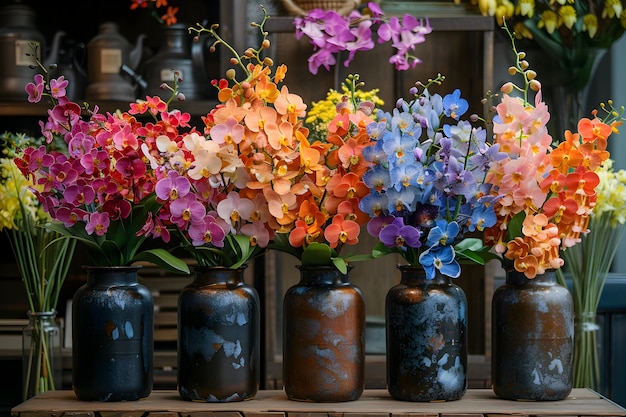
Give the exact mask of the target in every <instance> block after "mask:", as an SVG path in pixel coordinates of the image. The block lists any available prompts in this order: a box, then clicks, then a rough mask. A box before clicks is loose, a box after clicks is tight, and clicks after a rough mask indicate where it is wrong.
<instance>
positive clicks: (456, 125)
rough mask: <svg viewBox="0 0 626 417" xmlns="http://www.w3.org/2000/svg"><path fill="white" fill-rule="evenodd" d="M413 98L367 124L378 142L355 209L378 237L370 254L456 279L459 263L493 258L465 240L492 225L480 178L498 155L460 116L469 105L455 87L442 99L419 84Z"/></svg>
mask: <svg viewBox="0 0 626 417" xmlns="http://www.w3.org/2000/svg"><path fill="white" fill-rule="evenodd" d="M438 81H441V80H439V79H438ZM438 81H433V82H438ZM411 93H412V94H413V95H414V99H413V100H410V101H405V100H403V99H400V100H398V101H397V102H396V108H395V109H394V110H393V111H392V112H382V111H379V112H378V113H377V117H376V119H377V121H376V122H374V123H372V124H371V125H370V126H368V127H367V132H368V134H369V135H370V137H371V138H373V139H375V140H376V141H377V143H376V145H375V146H372V147H370V149H367V151H364V152H363V157H364V158H365V159H366V160H368V161H370V162H371V163H372V167H371V168H370V169H369V170H368V171H366V172H365V173H364V175H363V177H362V178H363V182H364V183H365V184H366V185H367V187H369V188H370V195H369V196H367V197H365V198H363V199H362V200H361V202H360V206H359V207H360V209H361V210H362V211H363V212H365V213H367V214H369V216H370V217H371V219H370V224H371V227H370V225H368V232H369V233H370V234H372V235H373V236H375V237H377V238H378V239H379V240H380V242H379V243H378V244H377V245H376V247H375V248H374V251H373V252H372V254H373V256H374V257H380V256H384V255H386V254H389V253H397V254H400V255H401V256H402V257H403V258H404V259H405V261H407V262H408V263H409V264H411V265H418V264H420V265H421V266H422V267H424V269H425V270H426V271H427V276H429V277H430V278H432V277H433V276H434V274H435V271H439V272H441V273H442V274H444V275H448V276H451V277H454V278H456V277H458V276H459V274H460V263H459V262H475V263H482V264H484V262H486V260H488V259H492V258H493V257H494V256H493V255H492V254H491V253H490V252H489V250H488V248H486V247H485V246H484V245H483V244H482V242H481V241H480V239H478V238H470V237H467V236H466V235H467V234H468V233H471V232H476V231H482V230H484V229H485V228H487V227H490V226H492V225H493V224H495V222H496V215H495V213H494V211H493V204H492V203H493V197H492V196H490V194H491V193H490V188H489V184H485V177H486V173H487V172H488V170H489V166H490V165H491V163H492V162H493V161H495V160H499V159H501V156H502V153H500V152H499V148H498V147H491V146H490V145H489V144H488V143H487V132H486V131H485V130H484V129H483V128H481V127H474V126H473V125H472V123H471V122H470V121H467V120H461V119H460V117H461V116H463V115H464V114H465V113H466V112H467V110H468V108H469V106H468V103H467V101H466V100H464V99H463V98H462V97H461V92H460V90H455V91H454V92H453V93H452V94H448V95H446V96H444V97H442V96H440V95H439V94H430V93H429V91H428V86H424V89H423V91H422V92H421V93H419V92H418V90H417V88H416V87H414V88H412V89H411Z"/></svg>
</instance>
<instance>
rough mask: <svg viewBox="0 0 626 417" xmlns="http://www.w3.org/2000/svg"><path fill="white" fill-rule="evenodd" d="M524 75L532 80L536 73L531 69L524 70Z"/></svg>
mask: <svg viewBox="0 0 626 417" xmlns="http://www.w3.org/2000/svg"><path fill="white" fill-rule="evenodd" d="M526 77H528V79H529V80H534V79H535V78H537V73H536V72H535V71H533V70H528V71H526Z"/></svg>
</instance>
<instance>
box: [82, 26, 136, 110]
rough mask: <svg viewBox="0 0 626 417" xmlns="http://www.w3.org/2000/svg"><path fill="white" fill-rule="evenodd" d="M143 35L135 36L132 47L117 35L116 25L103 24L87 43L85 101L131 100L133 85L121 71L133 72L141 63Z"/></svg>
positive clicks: (130, 79) (133, 94) (133, 90)
mask: <svg viewBox="0 0 626 417" xmlns="http://www.w3.org/2000/svg"><path fill="white" fill-rule="evenodd" d="M145 36H146V35H144V34H141V35H139V36H138V37H137V41H136V44H135V46H134V47H133V46H131V44H130V43H129V42H128V41H127V40H126V39H125V38H124V37H123V36H122V35H121V34H120V33H119V26H118V25H117V24H116V23H113V22H105V23H102V24H100V26H99V27H98V34H97V35H96V36H95V37H94V38H93V39H91V40H90V41H89V43H88V44H87V74H88V78H89V84H88V85H87V88H86V90H85V98H86V99H87V100H88V101H98V100H119V101H135V98H136V97H137V92H136V90H137V85H136V83H135V82H134V80H133V78H132V77H128V76H127V75H126V73H125V72H124V71H123V68H128V69H130V70H133V71H134V70H136V69H137V67H138V66H139V62H140V60H141V54H142V47H143V40H144V39H145Z"/></svg>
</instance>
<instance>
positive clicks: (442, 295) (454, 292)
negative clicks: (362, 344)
mask: <svg viewBox="0 0 626 417" xmlns="http://www.w3.org/2000/svg"><path fill="white" fill-rule="evenodd" d="M398 269H400V272H401V280H400V283H399V284H398V285H395V286H393V287H392V288H391V289H390V290H389V292H388V293H387V298H386V301H385V326H386V332H387V389H388V391H389V393H390V394H391V396H392V397H393V398H395V399H397V400H404V401H424V402H425V401H452V400H458V399H460V398H461V397H463V395H464V394H465V392H466V391H467V298H466V296H465V293H464V292H463V289H461V287H459V286H458V285H456V284H453V283H452V281H451V278H450V277H447V276H445V275H442V274H440V273H438V272H437V274H436V275H435V277H434V278H433V279H432V280H429V279H427V278H426V273H425V272H424V269H423V268H422V267H420V266H409V265H400V266H398Z"/></svg>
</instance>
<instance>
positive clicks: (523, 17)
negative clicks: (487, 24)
mask: <svg viewBox="0 0 626 417" xmlns="http://www.w3.org/2000/svg"><path fill="white" fill-rule="evenodd" d="M625 2H626V0H471V4H474V5H476V6H477V7H478V10H479V11H480V13H481V14H482V15H484V16H494V17H495V19H496V22H497V24H498V25H499V26H500V27H502V26H505V25H506V26H507V27H509V28H513V31H514V35H515V39H517V40H520V41H523V42H526V43H523V42H521V43H520V46H521V47H522V48H523V49H526V50H529V49H532V45H533V44H534V45H536V46H539V47H540V48H541V49H543V50H544V51H545V52H546V53H547V54H548V55H549V56H550V61H551V62H554V63H555V64H554V66H555V67H557V68H562V69H563V71H562V73H560V74H559V75H558V79H560V80H562V84H563V86H564V87H565V88H566V89H567V90H569V91H572V92H577V91H580V90H581V89H582V88H583V87H585V86H586V85H587V83H588V80H589V76H590V72H591V68H592V66H593V61H594V59H595V57H596V56H597V55H596V54H594V53H593V52H592V49H593V50H597V49H606V48H608V47H609V46H611V45H612V43H613V42H614V41H616V40H617V39H619V38H620V37H621V36H622V34H623V33H624V30H626V12H625V11H624V9H625V7H624V4H625Z"/></svg>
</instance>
